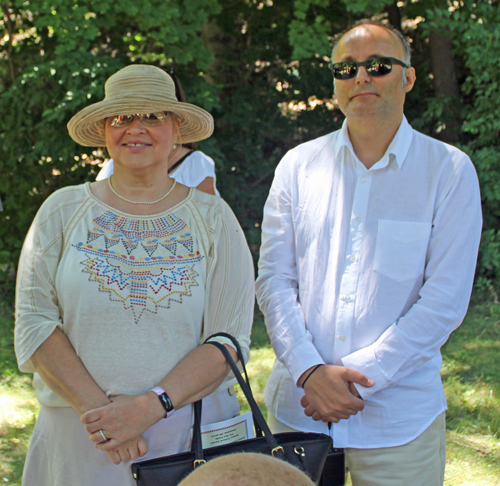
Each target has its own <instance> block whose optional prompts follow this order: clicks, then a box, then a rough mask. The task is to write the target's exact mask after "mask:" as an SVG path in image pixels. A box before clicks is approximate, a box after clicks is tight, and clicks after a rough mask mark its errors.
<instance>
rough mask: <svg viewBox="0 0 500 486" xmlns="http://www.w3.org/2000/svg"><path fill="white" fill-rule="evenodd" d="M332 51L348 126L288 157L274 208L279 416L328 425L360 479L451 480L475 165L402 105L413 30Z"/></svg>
mask: <svg viewBox="0 0 500 486" xmlns="http://www.w3.org/2000/svg"><path fill="white" fill-rule="evenodd" d="M332 60H333V66H332V69H333V72H334V77H335V79H334V87H335V93H336V96H337V99H338V104H339V107H340V109H341V110H342V112H343V113H344V115H345V117H346V118H345V122H344V125H343V127H342V129H341V130H338V131H336V132H333V133H330V134H329V135H326V136H324V137H321V138H319V139H316V140H313V141H311V142H308V143H305V144H302V145H300V146H298V147H296V148H295V149H293V150H291V151H290V152H288V153H287V154H286V155H285V157H284V158H283V160H282V161H281V162H280V164H279V165H278V167H277V169H276V175H275V178H274V181H273V185H272V187H271V191H270V194H269V198H268V200H267V202H266V206H265V209H264V221H263V225H262V229H263V237H262V248H261V257H260V262H259V277H258V279H257V297H258V301H259V305H260V307H261V309H262V311H263V313H264V315H265V318H266V324H267V327H268V332H269V335H270V338H271V341H272V344H273V347H274V350H275V352H276V356H277V360H276V362H275V364H274V368H273V371H272V374H271V376H270V378H269V381H268V384H267V386H266V391H265V400H266V404H267V407H268V409H269V412H270V415H269V419H270V423H271V425H273V427H274V429H275V431H286V430H290V429H295V430H302V431H316V432H323V433H330V434H331V435H332V437H333V441H334V445H335V446H336V447H344V448H345V452H346V466H347V467H348V469H349V470H350V473H351V477H352V480H353V484H354V485H355V486H359V485H368V484H369V485H370V486H379V485H380V486H391V485H403V484H404V486H413V485H415V486H416V485H418V486H422V485H425V486H434V485H441V484H443V478H444V463H445V443H446V441H445V422H444V411H445V409H446V399H445V396H444V392H443V387H442V383H441V379H440V375H439V370H440V367H441V361H442V360H441V353H440V348H441V346H442V345H443V344H444V343H445V342H446V340H447V339H448V337H449V335H450V333H451V332H452V331H453V330H454V329H455V328H456V327H457V326H458V325H459V324H460V323H461V321H462V319H463V317H464V315H465V312H466V309H467V306H468V302H469V298H470V292H471V288H472V283H473V277H474V270H475V263H476V258H477V251H478V245H479V238H480V232H481V210H480V195H479V187H478V181H477V176H476V173H475V170H474V167H473V165H472V163H471V161H470V159H469V158H468V157H467V156H466V155H465V154H464V153H462V152H461V151H459V150H458V149H456V148H454V147H451V146H449V145H446V144H444V143H442V142H439V141H437V140H434V139H432V138H429V137H427V136H424V135H422V134H420V133H418V132H416V131H415V130H413V129H412V128H411V127H410V125H409V124H408V122H407V120H406V118H405V117H404V115H403V105H404V100H405V96H406V93H407V92H409V91H410V90H411V89H412V87H413V85H414V83H415V79H416V76H415V70H414V68H413V67H410V47H409V44H408V41H407V40H406V39H405V38H404V37H403V36H402V34H401V33H399V32H398V31H396V30H395V29H393V28H392V27H390V26H388V25H386V24H377V23H373V22H371V21H362V22H360V23H358V24H356V25H355V27H353V28H352V29H351V30H349V31H347V32H346V33H345V34H344V35H342V37H341V38H340V40H339V41H338V43H337V45H336V46H335V48H334V51H333V55H332ZM318 365H319V366H318ZM302 385H304V388H303V389H302V388H301V387H302ZM332 423H333V426H331V425H332ZM330 426H331V427H330Z"/></svg>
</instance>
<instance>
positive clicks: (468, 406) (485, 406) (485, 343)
mask: <svg viewBox="0 0 500 486" xmlns="http://www.w3.org/2000/svg"><path fill="white" fill-rule="evenodd" d="M441 374H442V377H443V383H444V386H445V391H446V395H447V399H448V407H449V409H448V412H447V428H448V429H449V430H455V431H457V432H466V433H478V434H488V435H492V436H494V437H496V438H497V439H498V438H500V308H499V307H498V306H475V307H473V308H471V310H470V312H469V314H468V316H467V317H466V319H465V321H464V323H463V324H462V326H461V327H459V328H458V329H457V330H456V331H455V332H454V333H453V334H452V335H451V337H450V339H449V341H448V342H447V343H446V345H445V346H444V347H443V369H442V373H441Z"/></svg>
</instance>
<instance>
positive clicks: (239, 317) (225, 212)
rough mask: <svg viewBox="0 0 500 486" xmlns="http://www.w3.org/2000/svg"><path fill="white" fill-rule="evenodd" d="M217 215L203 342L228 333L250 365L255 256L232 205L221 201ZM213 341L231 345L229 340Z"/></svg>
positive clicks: (210, 262) (211, 251) (210, 258)
mask: <svg viewBox="0 0 500 486" xmlns="http://www.w3.org/2000/svg"><path fill="white" fill-rule="evenodd" d="M216 213H217V214H216V218H215V219H216V221H215V225H214V228H215V233H214V238H213V245H212V246H211V248H210V249H209V259H208V260H209V262H208V269H207V272H208V273H207V292H206V297H205V299H206V300H205V313H204V338H203V340H204V339H206V338H207V337H208V336H210V335H211V334H214V333H216V332H221V331H224V332H227V333H228V334H231V335H232V336H234V337H235V338H236V339H237V340H238V342H239V343H240V345H241V348H242V351H243V355H244V359H245V362H247V361H248V359H249V357H250V332H251V328H252V321H253V310H254V301H255V286H254V268H253V262H252V257H251V255H250V250H249V249H248V245H247V242H246V240H245V236H244V234H243V230H242V229H241V227H240V225H239V224H238V221H237V220H236V217H235V215H234V214H233V212H232V211H231V209H230V208H229V206H228V205H227V204H226V203H225V202H224V201H222V200H220V204H218V205H217V206H216ZM214 339H216V340H217V341H219V342H221V343H226V344H230V345H231V342H230V341H229V340H227V339H224V338H219V337H218V338H214Z"/></svg>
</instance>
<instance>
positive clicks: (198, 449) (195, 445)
mask: <svg viewBox="0 0 500 486" xmlns="http://www.w3.org/2000/svg"><path fill="white" fill-rule="evenodd" d="M218 335H219V336H220V335H223V336H224V337H227V338H229V339H231V341H232V342H233V343H234V341H233V339H234V338H233V337H232V336H230V335H229V334H226V333H218V334H214V335H212V336H210V337H209V338H208V339H210V338H212V337H215V336H218ZM235 341H236V340H235ZM204 344H211V345H212V346H215V347H216V348H218V349H219V350H220V351H221V353H222V354H223V355H224V357H225V358H226V361H227V362H228V363H229V366H230V367H231V370H232V372H233V374H234V376H235V377H236V379H237V380H238V383H239V385H240V387H241V389H242V391H243V393H244V395H245V397H246V399H247V401H248V404H249V405H250V408H251V410H252V414H253V417H254V421H256V422H257V424H258V425H259V427H260V429H261V431H262V433H263V435H264V437H265V438H266V440H267V443H268V444H269V448H270V450H271V453H272V455H273V456H275V457H278V458H280V459H282V458H283V457H284V454H285V452H284V450H283V448H282V447H281V446H280V445H279V444H278V442H277V441H276V439H275V438H274V436H273V434H272V432H271V430H270V429H269V426H268V425H267V422H266V420H265V419H264V416H263V415H262V412H261V411H260V409H259V406H258V405H257V402H256V401H255V399H254V397H253V394H252V390H251V389H250V387H249V386H248V384H247V383H246V382H245V380H244V379H243V377H242V376H241V373H240V370H239V369H238V366H237V365H236V363H235V362H234V360H233V358H232V356H231V354H230V353H229V351H228V350H227V349H226V347H225V346H224V345H223V344H221V343H219V342H217V341H205V342H204ZM234 344H235V346H236V349H237V352H238V358H239V359H240V361H241V362H242V363H243V355H242V353H241V348H240V346H239V343H238V342H237V341H236V343H234ZM245 375H246V370H245ZM247 379H248V376H247ZM200 427H201V400H200V401H198V402H196V403H195V406H194V425H193V440H192V444H191V451H192V452H194V453H195V465H197V464H202V463H204V462H205V460H204V456H203V447H202V442H201V429H200Z"/></svg>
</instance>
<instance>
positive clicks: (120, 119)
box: [111, 111, 168, 128]
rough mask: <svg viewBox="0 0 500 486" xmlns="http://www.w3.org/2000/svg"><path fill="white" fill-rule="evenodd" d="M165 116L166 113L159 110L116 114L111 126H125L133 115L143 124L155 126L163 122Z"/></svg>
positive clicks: (132, 119) (130, 121)
mask: <svg viewBox="0 0 500 486" xmlns="http://www.w3.org/2000/svg"><path fill="white" fill-rule="evenodd" d="M167 116H168V113H167V112H163V111H159V112H158V113H146V114H143V115H141V114H139V113H136V114H135V115H116V116H114V117H113V118H112V120H111V126H112V127H115V128H121V127H126V126H128V125H130V124H131V123H132V122H133V121H134V118H135V117H137V118H139V120H140V122H141V123H143V124H144V125H147V126H148V127H156V126H158V125H160V124H161V123H163V122H164V121H165V120H166V118H167Z"/></svg>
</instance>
